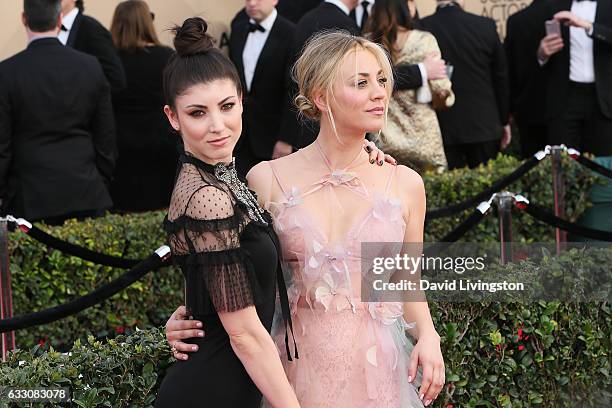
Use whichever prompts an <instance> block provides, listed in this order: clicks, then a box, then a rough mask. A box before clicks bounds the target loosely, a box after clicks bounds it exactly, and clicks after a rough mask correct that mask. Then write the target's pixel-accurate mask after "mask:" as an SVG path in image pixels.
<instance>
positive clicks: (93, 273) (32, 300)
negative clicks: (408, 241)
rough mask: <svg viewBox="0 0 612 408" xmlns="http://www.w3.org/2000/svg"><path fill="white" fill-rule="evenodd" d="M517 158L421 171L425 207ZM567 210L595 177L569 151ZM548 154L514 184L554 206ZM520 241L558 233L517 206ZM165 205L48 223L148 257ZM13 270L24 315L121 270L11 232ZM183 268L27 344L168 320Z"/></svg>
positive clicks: (486, 230)
mask: <svg viewBox="0 0 612 408" xmlns="http://www.w3.org/2000/svg"><path fill="white" fill-rule="evenodd" d="M520 163H521V162H520V161H518V160H517V159H516V158H514V157H509V156H503V155H500V156H499V157H498V158H497V159H496V160H492V161H490V162H489V164H488V165H487V166H481V167H479V168H477V169H461V170H454V171H450V172H448V173H445V174H441V175H434V174H428V175H426V176H425V177H424V180H425V187H426V191H427V205H428V208H430V209H433V208H441V207H444V206H447V205H451V204H455V203H457V202H459V201H462V200H464V199H467V198H469V197H471V196H472V195H474V194H476V193H478V192H480V191H482V190H483V189H484V188H485V187H486V186H488V185H489V184H491V183H492V182H494V181H495V180H497V179H499V178H501V177H503V176H504V175H507V174H509V173H511V172H512V171H513V170H514V169H515V168H517V167H518V166H519V165H520ZM564 167H565V168H566V173H567V183H566V184H567V186H568V192H567V214H568V218H569V219H571V220H575V219H576V218H577V217H578V216H579V214H580V213H582V212H583V211H584V209H585V208H586V207H587V201H586V200H585V198H584V197H585V195H586V194H587V190H588V189H589V188H590V185H591V184H592V183H593V180H594V179H593V177H592V176H591V175H590V174H589V172H588V171H587V170H585V169H584V168H583V167H581V166H579V165H578V164H576V163H575V162H574V161H573V160H571V159H569V158H566V159H565V160H564ZM550 174H551V170H550V160H548V159H547V160H544V161H543V162H542V163H540V165H539V166H537V167H536V168H535V169H533V170H531V172H529V173H528V174H526V175H525V176H524V177H523V178H522V179H521V180H519V181H517V182H516V183H514V184H513V185H512V186H510V187H509V190H511V191H514V192H517V193H519V192H520V193H522V194H525V195H526V196H527V197H528V198H529V199H530V200H531V201H533V202H534V203H538V204H540V205H542V206H546V207H548V208H552V196H553V195H552V189H551V176H550ZM471 211H472V210H467V211H466V212H464V213H463V214H459V215H457V216H455V217H450V218H443V219H440V220H434V221H432V222H431V223H429V224H428V225H427V226H426V241H430V242H431V241H435V240H437V239H439V238H441V237H442V236H444V235H445V234H446V233H447V232H449V231H450V230H451V229H452V228H453V227H454V226H456V225H458V224H459V223H460V222H461V221H462V220H463V219H464V218H465V217H466V216H467V215H468V214H469V213H470V212H471ZM513 214H514V215H513V217H514V222H513V224H514V225H513V227H514V237H515V240H516V241H524V242H547V241H552V240H553V239H554V230H553V228H551V227H548V226H545V225H541V224H540V223H537V222H535V221H534V220H533V219H531V218H530V217H529V216H528V215H527V214H525V213H522V212H519V211H514V213H513ZM163 216H164V214H163V213H161V212H153V213H144V214H134V215H123V216H120V215H108V216H106V217H104V218H102V219H96V220H88V221H85V222H68V223H66V224H65V225H64V226H62V227H43V228H44V229H45V230H46V231H48V232H49V233H51V234H52V235H54V236H57V237H59V238H62V239H65V240H69V241H70V242H74V243H78V244H80V245H83V246H86V247H87V248H90V249H92V250H95V251H98V252H103V253H106V254H111V255H116V256H124V257H129V258H144V257H146V256H147V255H149V254H150V253H151V252H152V251H153V250H154V249H156V248H157V247H158V246H159V245H161V244H163V243H164V234H163V231H162V230H161V223H162V220H163ZM464 239H465V240H466V241H471V242H491V241H498V224H497V219H496V217H495V214H494V213H491V214H489V215H488V216H487V217H486V218H485V219H484V220H483V222H482V223H480V224H479V225H478V226H476V228H474V230H472V231H470V232H468V234H467V235H466V237H465V238H464ZM10 248H11V271H12V278H13V296H14V301H13V305H14V313H15V314H22V313H27V312H31V311H35V310H41V309H44V308H47V307H51V306H55V305H57V304H61V303H64V302H67V301H69V300H71V299H73V298H75V297H78V296H82V295H84V294H86V293H89V292H90V291H92V290H93V289H94V288H96V287H98V286H100V285H102V284H104V283H106V282H109V281H111V280H113V279H114V278H116V277H117V276H119V275H121V274H122V273H123V272H124V271H123V270H121V269H113V268H109V267H104V266H100V265H94V264H92V263H90V262H86V261H83V260H81V259H78V258H75V257H69V256H65V255H64V254H62V253H60V252H59V251H56V250H51V249H49V248H46V247H44V246H42V245H41V244H40V243H38V242H36V241H34V240H32V239H30V238H29V237H28V236H27V235H25V234H22V233H20V232H14V233H11V236H10ZM182 286H183V279H182V275H181V274H180V272H179V271H178V270H176V269H175V268H166V269H162V270H159V271H157V272H154V273H149V274H148V275H146V276H145V277H144V278H143V279H142V280H140V281H139V282H136V283H134V284H133V285H132V286H130V287H129V288H128V289H126V290H124V291H122V292H121V293H119V294H117V295H115V296H114V297H113V298H111V299H110V300H108V301H106V302H103V303H101V304H100V305H98V306H95V307H92V308H90V309H87V310H85V311H84V312H82V313H79V314H78V315H76V316H71V317H69V318H66V319H63V320H61V321H59V322H55V323H51V324H48V325H44V326H38V327H35V328H31V329H27V330H21V331H19V332H17V343H18V344H19V345H20V346H22V347H24V346H25V347H31V346H33V345H34V344H37V343H40V344H46V345H52V346H54V347H55V348H56V349H59V350H64V349H66V348H68V347H69V346H70V345H71V344H72V343H73V342H74V341H75V340H76V339H78V338H80V339H81V340H83V341H84V340H86V339H87V336H88V335H91V334H93V335H94V336H96V337H97V338H101V337H108V336H113V335H115V334H117V333H118V334H120V333H124V332H126V333H130V332H131V330H133V328H134V327H136V326H138V327H141V328H146V327H154V326H159V325H161V324H163V323H164V322H165V321H166V319H167V316H169V315H170V314H171V312H172V311H173V310H174V309H175V308H176V305H178V304H181V303H182V298H183V296H182Z"/></svg>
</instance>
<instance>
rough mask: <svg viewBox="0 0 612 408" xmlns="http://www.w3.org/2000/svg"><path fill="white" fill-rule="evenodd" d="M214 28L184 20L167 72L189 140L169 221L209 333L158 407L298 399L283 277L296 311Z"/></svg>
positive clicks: (178, 126) (234, 81)
mask: <svg viewBox="0 0 612 408" xmlns="http://www.w3.org/2000/svg"><path fill="white" fill-rule="evenodd" d="M206 30H207V24H206V22H205V21H204V20H202V19H201V18H190V19H187V20H186V21H185V22H184V23H183V25H182V27H176V28H175V33H176V37H175V39H174V46H175V48H176V51H177V54H176V55H175V56H174V57H172V59H171V60H170V62H169V63H168V66H167V67H166V70H165V72H164V94H165V97H166V101H167V105H166V106H165V107H164V111H165V113H166V115H167V117H168V120H169V121H170V124H171V125H172V126H173V127H174V129H175V130H176V131H177V132H179V133H180V134H181V138H182V140H183V144H184V149H185V152H184V154H183V155H181V157H180V162H181V167H180V170H179V172H178V174H177V178H176V182H175V186H174V191H173V193H172V199H171V202H170V208H169V210H168V216H167V218H166V220H165V222H164V227H165V229H166V231H167V233H168V237H169V243H170V246H171V248H172V255H173V258H174V260H175V262H176V263H177V264H178V265H180V267H181V269H182V271H183V274H184V276H185V298H186V299H185V301H186V305H187V309H188V310H189V313H190V314H191V315H193V316H194V317H197V319H199V320H201V321H202V322H203V323H204V324H205V325H206V337H204V338H197V339H192V340H191V342H192V344H193V345H197V346H200V347H199V348H200V350H201V352H200V353H198V355H197V356H196V357H195V358H192V359H189V360H188V361H180V360H179V361H177V362H176V363H175V364H174V365H173V366H172V367H171V368H170V369H169V370H168V372H167V374H166V377H165V378H164V381H163V383H162V385H161V388H160V391H159V393H158V396H157V400H156V407H172V408H175V407H177V406H180V407H203V406H206V407H227V408H232V407H235V408H255V407H259V406H260V404H261V398H262V393H263V395H264V396H265V397H266V399H267V400H268V401H270V402H271V403H272V404H273V406H275V407H283V408H285V407H299V404H298V402H297V399H296V397H295V394H294V392H293V389H292V388H291V386H290V385H289V382H288V381H287V378H286V377H285V373H284V371H283V367H282V364H281V361H280V358H279V354H278V351H277V349H276V346H275V345H274V343H273V341H272V339H271V337H270V335H269V331H270V329H271V325H272V317H273V314H274V304H275V299H276V284H277V283H278V284H279V296H280V299H281V305H282V309H283V315H284V316H285V318H286V319H287V320H286V321H287V322H289V319H290V318H289V309H288V302H287V293H286V288H285V285H284V281H283V278H282V275H281V270H280V264H279V247H278V240H277V237H276V235H275V233H274V231H273V229H272V220H271V218H270V216H269V214H268V213H267V212H265V211H264V210H263V209H261V208H260V207H259V205H258V204H257V200H256V198H255V197H254V196H253V194H252V193H251V192H250V191H249V190H248V189H247V188H246V186H245V185H244V184H243V183H242V181H241V180H240V179H239V178H238V176H237V173H236V169H235V167H234V164H233V161H232V151H233V149H234V146H235V145H236V142H237V141H238V138H239V137H240V132H241V130H242V120H241V114H242V103H241V91H240V90H241V87H240V79H239V77H238V74H237V72H236V69H235V67H234V66H233V65H232V63H231V62H230V60H229V59H228V58H227V57H226V56H225V55H223V54H222V53H221V51H219V50H218V49H216V48H214V46H213V42H212V38H211V37H210V36H208V35H207V34H206ZM287 343H288V342H287ZM287 347H289V346H288V344H287Z"/></svg>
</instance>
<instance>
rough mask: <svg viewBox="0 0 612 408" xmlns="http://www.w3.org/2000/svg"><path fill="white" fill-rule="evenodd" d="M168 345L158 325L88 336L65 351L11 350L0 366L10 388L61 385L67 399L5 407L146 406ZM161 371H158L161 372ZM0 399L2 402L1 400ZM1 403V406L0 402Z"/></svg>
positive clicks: (151, 398) (167, 360)
mask: <svg viewBox="0 0 612 408" xmlns="http://www.w3.org/2000/svg"><path fill="white" fill-rule="evenodd" d="M169 356H170V350H169V347H168V345H167V344H166V342H165V340H164V336H163V333H162V332H161V331H160V330H159V329H149V330H145V331H137V332H135V333H134V334H132V335H130V336H126V335H121V336H118V337H117V338H115V339H111V340H107V341H105V342H100V341H96V340H95V339H94V338H93V336H90V337H89V338H88V339H87V340H86V342H84V343H81V341H80V340H79V341H77V342H75V344H74V347H72V350H71V351H70V353H69V354H62V353H59V352H57V351H54V350H53V349H51V350H50V351H48V352H45V353H42V354H40V350H39V347H38V346H36V347H34V348H33V349H32V350H31V351H29V352H28V351H19V352H16V353H11V354H10V356H9V359H8V361H7V362H6V363H5V364H2V365H0V378H2V380H0V384H1V385H3V386H8V387H20V388H38V387H65V388H69V389H70V394H71V399H72V402H71V403H62V404H59V403H54V404H50V403H47V404H42V403H36V404H35V403H30V404H24V403H20V404H17V403H12V404H7V406H15V407H23V406H66V407H75V406H78V407H84V408H85V407H86V408H94V407H113V408H118V407H150V406H152V404H153V401H154V399H155V395H156V394H157V389H158V388H159V385H160V383H161V379H162V378H163V373H164V372H165V370H166V368H167V366H168V364H169V363H170V362H171V359H170V358H169ZM160 374H161V375H160ZM0 402H3V401H0ZM0 406H4V405H2V404H0Z"/></svg>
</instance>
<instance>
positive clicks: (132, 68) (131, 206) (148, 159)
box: [110, 0, 178, 211]
mask: <svg viewBox="0 0 612 408" xmlns="http://www.w3.org/2000/svg"><path fill="white" fill-rule="evenodd" d="M110 31H111V34H112V38H113V42H114V44H115V46H116V48H117V49H118V50H119V58H120V59H121V63H122V65H123V70H124V72H125V75H126V79H127V87H126V88H125V89H123V90H121V91H118V92H116V93H115V94H113V109H114V112H115V121H116V123H117V147H118V151H119V158H118V160H117V166H116V169H115V174H114V179H113V182H112V184H111V196H112V198H113V202H114V204H115V206H114V209H115V210H120V211H150V210H157V209H160V208H165V207H167V206H168V204H169V203H170V195H171V194H172V186H173V184H174V176H175V172H176V165H177V163H178V150H177V142H178V141H177V138H176V135H173V134H172V133H171V132H170V131H171V128H170V127H169V126H168V122H167V120H166V117H165V115H164V112H163V107H164V100H163V95H162V77H163V75H162V74H163V70H164V67H165V66H166V63H167V62H168V60H169V58H170V56H171V55H172V53H173V51H172V49H171V48H168V47H165V46H163V45H161V43H160V42H159V40H158V38H157V34H156V33H155V27H154V26H153V17H152V14H151V11H150V10H149V6H148V5H147V3H146V2H144V1H142V0H128V1H123V2H121V3H119V4H118V5H117V8H116V9H115V12H114V14H113V20H112V23H111V30H110Z"/></svg>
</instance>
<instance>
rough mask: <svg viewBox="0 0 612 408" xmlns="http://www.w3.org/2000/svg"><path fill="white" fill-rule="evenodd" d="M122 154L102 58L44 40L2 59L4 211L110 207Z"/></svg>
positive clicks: (45, 213)
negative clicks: (110, 187)
mask: <svg viewBox="0 0 612 408" xmlns="http://www.w3.org/2000/svg"><path fill="white" fill-rule="evenodd" d="M115 156H116V148H115V128H114V122H113V112H112V107H111V96H110V90H109V86H108V82H107V81H106V78H105V77H104V74H103V72H102V69H101V68H100V64H99V63H98V61H97V60H96V59H95V58H94V57H92V56H90V55H87V54H84V53H81V52H78V51H75V50H73V49H72V48H70V47H65V46H63V45H62V43H60V42H59V40H58V39H57V38H43V39H38V40H34V41H32V42H31V43H30V44H29V45H28V47H27V49H26V50H24V51H22V52H20V53H18V54H16V55H15V56H13V57H11V58H9V59H7V60H5V61H3V62H2V63H0V197H1V198H2V200H3V208H2V210H3V213H5V214H6V213H10V214H13V215H15V216H21V217H26V218H29V219H32V220H36V219H40V218H47V217H55V216H61V215H65V214H68V213H72V212H79V211H89V210H102V209H106V208H109V207H110V206H111V204H112V203H111V199H110V196H109V194H108V190H107V183H108V182H109V180H110V178H111V175H112V173H113V167H114V163H115Z"/></svg>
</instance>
